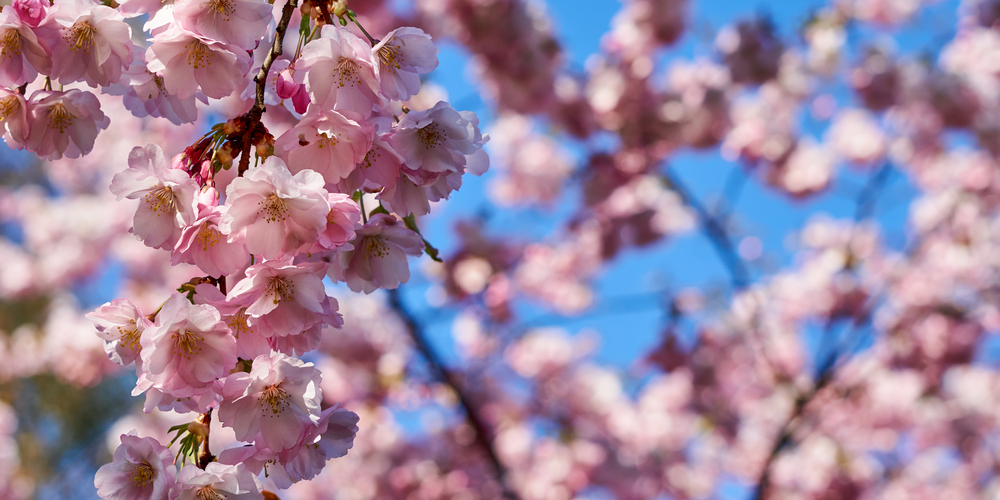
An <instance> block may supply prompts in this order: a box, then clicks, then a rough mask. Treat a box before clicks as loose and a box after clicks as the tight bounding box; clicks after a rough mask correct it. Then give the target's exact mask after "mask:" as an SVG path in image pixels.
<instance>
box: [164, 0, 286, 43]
mask: <svg viewBox="0 0 1000 500" xmlns="http://www.w3.org/2000/svg"><path fill="white" fill-rule="evenodd" d="M173 15H174V21H175V22H176V23H177V24H178V25H180V26H181V27H183V28H185V29H187V30H188V31H190V32H192V33H197V34H199V35H201V36H203V37H205V38H206V39H212V40H216V41H218V42H222V43H224V44H229V45H233V46H236V47H239V48H241V49H243V50H253V49H254V47H255V46H256V44H257V42H259V41H260V39H261V37H262V36H263V34H264V33H266V32H267V27H268V24H270V23H271V20H272V18H271V6H270V5H269V4H267V3H266V2H264V1H262V0H207V1H206V0H181V1H179V2H176V3H175V4H174V11H173Z"/></svg>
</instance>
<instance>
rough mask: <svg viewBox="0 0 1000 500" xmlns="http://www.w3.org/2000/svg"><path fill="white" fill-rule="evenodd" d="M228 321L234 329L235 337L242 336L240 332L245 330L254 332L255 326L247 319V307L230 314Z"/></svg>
mask: <svg viewBox="0 0 1000 500" xmlns="http://www.w3.org/2000/svg"><path fill="white" fill-rule="evenodd" d="M226 323H227V324H228V325H229V328H230V329H231V330H232V331H233V337H236V338H240V334H241V333H243V332H250V333H252V332H253V328H251V327H250V323H249V322H248V321H247V308H245V307H241V308H240V310H239V311H236V314H234V315H232V316H230V317H229V321H227V322H226Z"/></svg>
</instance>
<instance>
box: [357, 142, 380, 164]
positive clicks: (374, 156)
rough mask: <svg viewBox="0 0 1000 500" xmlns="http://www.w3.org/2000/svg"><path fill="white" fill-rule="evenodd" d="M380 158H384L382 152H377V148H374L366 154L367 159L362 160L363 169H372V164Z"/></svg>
mask: <svg viewBox="0 0 1000 500" xmlns="http://www.w3.org/2000/svg"><path fill="white" fill-rule="evenodd" d="M380 156H382V152H381V151H380V150H379V151H376V148H375V146H372V148H371V149H369V150H368V152H367V153H365V158H364V159H363V160H361V164H360V165H361V168H372V162H374V161H376V160H378V159H379V157H380Z"/></svg>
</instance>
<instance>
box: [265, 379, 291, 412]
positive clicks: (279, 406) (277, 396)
mask: <svg viewBox="0 0 1000 500" xmlns="http://www.w3.org/2000/svg"><path fill="white" fill-rule="evenodd" d="M259 400H260V402H261V403H263V404H264V405H265V406H264V407H262V408H261V411H263V412H265V413H266V412H267V406H270V407H271V416H272V417H274V416H278V415H281V413H282V412H284V411H285V408H288V407H289V403H288V393H287V392H285V390H284V389H282V388H281V382H278V383H277V384H274V385H269V386H267V387H266V388H264V390H263V391H261V393H260V396H259Z"/></svg>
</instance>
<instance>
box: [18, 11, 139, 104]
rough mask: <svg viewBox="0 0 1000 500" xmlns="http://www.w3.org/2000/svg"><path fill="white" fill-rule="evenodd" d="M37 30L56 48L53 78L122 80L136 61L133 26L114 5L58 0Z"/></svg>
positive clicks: (93, 83) (104, 83) (96, 83)
mask: <svg viewBox="0 0 1000 500" xmlns="http://www.w3.org/2000/svg"><path fill="white" fill-rule="evenodd" d="M37 33H38V36H39V38H40V39H41V40H43V41H44V42H45V43H46V44H47V45H48V47H49V48H50V49H51V50H52V73H51V75H52V78H53V79H58V80H59V81H60V82H62V83H64V84H66V83H73V82H75V81H79V80H83V81H85V82H87V84H88V85H90V86H92V87H101V86H107V85H111V84H112V83H118V80H119V79H120V78H121V74H122V70H124V69H125V68H128V66H129V64H130V63H131V62H132V56H133V49H134V44H133V43H132V28H130V27H129V25H128V24H126V23H125V18H124V17H123V16H122V15H121V14H119V13H118V11H117V10H115V9H112V8H110V7H106V6H103V5H95V4H94V3H93V2H89V1H87V0H66V1H62V2H56V3H55V4H54V5H53V6H52V8H51V9H50V10H49V12H48V16H47V17H46V18H45V21H44V22H43V23H42V24H41V25H40V26H39V27H38V31H37Z"/></svg>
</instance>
